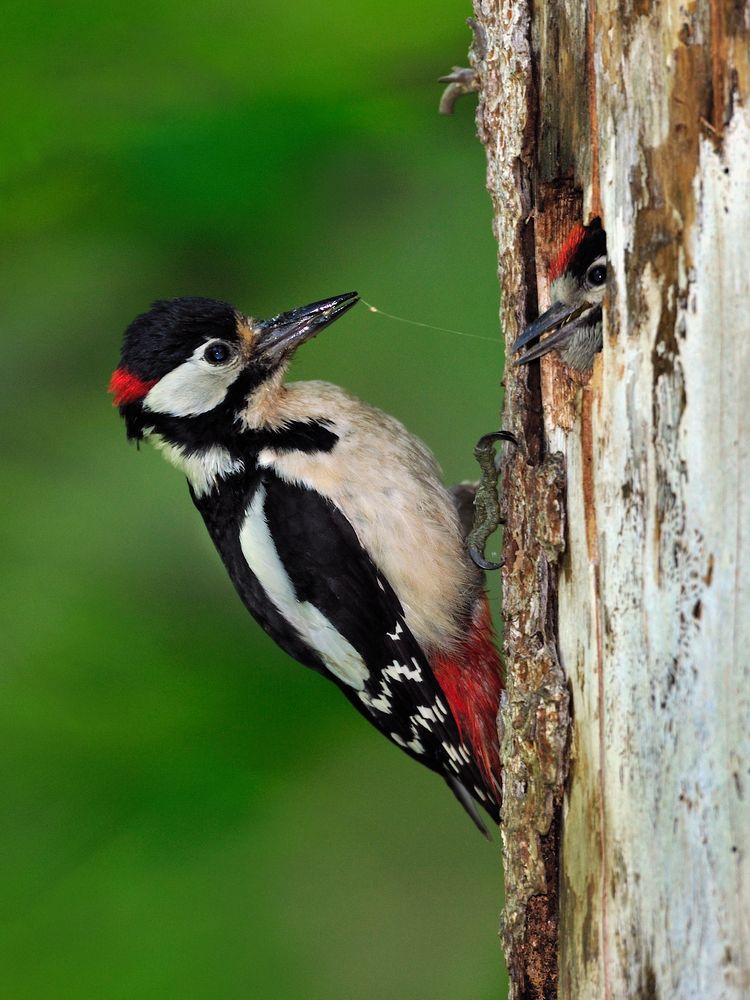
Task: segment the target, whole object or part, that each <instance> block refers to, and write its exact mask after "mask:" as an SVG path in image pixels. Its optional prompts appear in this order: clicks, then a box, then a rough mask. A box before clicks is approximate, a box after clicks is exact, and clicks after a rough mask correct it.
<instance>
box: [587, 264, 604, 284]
mask: <svg viewBox="0 0 750 1000" xmlns="http://www.w3.org/2000/svg"><path fill="white" fill-rule="evenodd" d="M586 278H587V279H588V283H589V284H590V285H603V284H604V282H605V281H606V280H607V268H606V267H605V266H604V264H597V265H596V267H592V268H591V270H590V271H589V273H588V274H587V275H586Z"/></svg>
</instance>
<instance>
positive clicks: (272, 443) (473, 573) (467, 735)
mask: <svg viewBox="0 0 750 1000" xmlns="http://www.w3.org/2000/svg"><path fill="white" fill-rule="evenodd" d="M357 300H358V296H357V293H356V292H348V293H347V294H345V295H338V296H335V297H334V298H330V299H325V300H323V301H321V302H315V303H313V304H312V305H308V306H304V307H302V308H299V309H294V310H292V311H291V312H286V313H282V314H280V315H278V316H274V317H273V318H272V319H267V320H262V321H259V320H255V319H252V318H251V317H249V316H247V315H245V314H243V313H242V312H239V311H238V310H236V309H235V308H233V307H232V306H231V305H228V304H227V303H226V302H218V301H214V300H212V299H205V298H179V299H172V300H170V301H163V302H156V303H155V304H154V305H153V306H152V307H151V309H150V310H149V311H148V312H146V313H144V314H143V315H141V316H138V317H137V319H135V320H134V322H133V323H131V325H130V326H129V327H128V329H127V330H126V332H125V337H124V342H123V346H122V354H121V359H120V363H119V366H118V367H117V369H116V371H115V372H114V374H113V375H112V379H111V382H110V387H109V388H110V391H111V392H112V393H113V395H114V403H115V404H116V405H117V406H118V407H119V409H120V413H121V415H122V416H123V417H124V419H125V424H126V428H127V435H128V438H129V439H131V440H136V441H139V440H141V439H148V440H150V441H151V442H152V443H153V444H155V445H156V446H157V447H158V448H160V449H161V450H162V452H163V454H164V455H165V456H166V458H168V459H169V460H170V461H171V462H172V463H174V464H175V465H176V466H177V467H178V468H180V469H181V470H182V471H183V472H184V473H185V475H186V477H187V480H188V485H189V490H190V495H191V497H192V499H193V503H194V504H195V506H196V507H197V508H198V510H199V511H200V513H201V515H202V516H203V520H204V522H205V524H206V527H207V528H208V531H209V534H210V535H211V538H212V539H213V541H214V544H215V545H216V548H217V549H218V551H219V555H220V556H221V558H222V560H223V562H224V565H225V566H226V569H227V572H228V573H229V576H230V578H231V580H232V583H233V584H234V586H235V588H236V590H237V592H238V594H239V596H240V598H241V599H242V601H243V602H244V604H245V606H246V607H247V609H248V611H249V612H250V613H251V615H252V616H253V617H254V618H255V619H256V621H257V622H258V623H259V625H260V626H261V627H262V628H263V629H264V630H265V631H266V632H267V633H268V634H269V635H270V636H271V638H272V639H274V641H275V642H276V643H278V645H279V646H281V648H282V649H283V650H285V651H286V652H287V653H288V654H289V655H290V656H292V657H293V658H294V659H296V660H298V661H299V662H300V663H303V664H304V665H305V666H308V667H311V668H312V669H313V670H316V671H318V672H319V673H321V674H323V675H324V676H326V677H328V678H329V679H330V680H331V681H333V683H334V684H336V685H337V687H339V688H340V690H341V691H342V692H343V693H344V695H345V697H346V698H348V699H349V701H350V702H351V703H352V704H353V705H354V707H355V708H356V709H357V710H358V711H359V712H361V713H362V715H364V716H365V718H367V719H368V720H369V721H370V722H371V723H372V724H373V725H374V726H375V727H376V728H377V729H379V730H380V731H381V732H382V733H383V734H384V735H385V736H387V737H388V739H389V740H391V741H393V742H394V743H396V744H397V745H398V746H399V747H401V748H402V749H403V750H404V751H405V752H406V753H407V754H409V755H410V756H411V757H413V758H414V759H415V760H418V761H420V762H421V763H422V764H425V765H426V766H427V767H428V768H430V769H432V770H433V771H436V772H437V773H438V774H440V775H441V776H442V777H443V778H444V779H445V780H446V782H447V783H448V785H449V786H450V788H451V789H452V791H453V792H454V794H455V795H456V796H457V797H458V799H459V800H460V801H461V803H462V804H463V806H464V807H465V808H466V810H467V811H468V812H469V814H470V815H471V817H472V818H473V820H474V821H475V823H476V824H477V825H478V826H479V828H480V829H482V830H483V831H484V826H483V824H482V820H481V819H480V817H479V814H478V811H477V808H476V805H475V803H477V802H478V803H481V805H482V806H484V808H485V809H486V810H487V811H488V812H489V814H490V816H491V817H492V818H493V820H494V821H495V822H497V821H498V816H499V802H500V762H499V754H498V735H497V727H496V717H497V711H498V706H499V701H500V692H501V677H500V664H499V658H498V654H497V651H496V649H495V646H494V644H493V641H492V630H491V625H490V620H489V613H488V607H487V601H486V597H485V595H484V593H483V589H482V580H481V577H480V575H479V573H478V571H477V570H476V568H475V567H474V566H473V564H472V563H471V561H470V560H469V558H468V556H467V553H466V548H465V543H464V538H463V534H462V529H461V526H460V523H459V516H458V513H457V510H456V506H455V504H454V501H453V498H452V497H451V494H450V493H449V492H448V491H447V490H446V489H445V488H444V487H443V486H442V484H441V482H440V473H439V469H438V467H437V465H436V463H435V460H434V458H433V456H432V455H431V453H430V452H429V450H428V449H427V447H426V446H425V445H424V444H423V443H422V442H421V441H420V440H419V439H418V438H416V437H414V436H413V435H412V434H410V433H409V432H408V431H407V430H406V428H405V427H403V426H402V425H401V424H400V423H399V422H398V421H397V420H395V419H394V418H393V417H391V416H388V415H387V414H386V413H383V412H381V411H380V410H377V409H375V408H374V407H371V406H368V405H367V404H365V403H362V402H360V401H359V400H357V399H355V398H354V397H352V396H350V395H348V394H347V393H346V392H344V391H343V389H340V388H338V387H337V386H335V385H330V384H328V383H326V382H293V383H289V384H286V383H285V382H284V377H285V374H286V370H287V366H288V363H289V361H290V358H291V356H292V354H293V353H294V351H295V350H296V349H297V348H298V347H299V346H300V345H301V344H303V343H305V342H306V341H308V340H310V339H311V338H312V337H314V336H315V335H316V334H317V333H318V332H320V331H321V330H322V329H323V328H324V327H326V326H328V325H329V324H330V323H332V322H333V321H334V320H336V319H338V318H339V317H340V316H342V315H343V314H344V313H345V312H346V311H347V310H348V309H350V308H351V307H352V306H353V305H354V304H355V303H356V302H357ZM463 499H465V498H463ZM485 832H486V831H485Z"/></svg>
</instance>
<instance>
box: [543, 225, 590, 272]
mask: <svg viewBox="0 0 750 1000" xmlns="http://www.w3.org/2000/svg"><path fill="white" fill-rule="evenodd" d="M585 235H586V229H585V228H584V227H583V226H582V225H581V224H580V223H577V224H576V225H575V226H573V228H572V229H571V230H570V232H569V233H568V235H567V238H566V240H565V242H564V243H563V245H562V247H561V249H560V252H559V253H558V255H557V257H555V259H554V260H553V261H552V263H551V264H550V269H549V280H550V281H554V280H555V278H559V277H560V275H561V274H563V273H564V272H565V271H567V269H568V265H569V264H570V262H571V261H572V260H573V258H574V257H575V254H576V250H578V248H579V246H580V245H581V243H582V242H583V237H584V236H585Z"/></svg>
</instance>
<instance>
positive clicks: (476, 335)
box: [359, 296, 501, 344]
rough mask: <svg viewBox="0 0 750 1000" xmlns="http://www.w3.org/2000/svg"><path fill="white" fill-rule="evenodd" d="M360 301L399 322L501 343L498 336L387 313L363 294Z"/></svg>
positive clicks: (372, 309)
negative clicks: (488, 335) (487, 335)
mask: <svg viewBox="0 0 750 1000" xmlns="http://www.w3.org/2000/svg"><path fill="white" fill-rule="evenodd" d="M359 301H360V302H361V303H362V305H363V306H365V307H366V308H367V309H368V311H369V312H371V313H375V314H376V315H377V316H384V317H385V318H386V319H393V320H396V322H397V323H408V324H409V326H421V327H423V328H424V329H425V330H437V331H438V333H452V334H453V335H454V336H456V337H471V339H472V340H484V341H486V342H487V343H488V344H499V343H501V341H500V340H499V339H497V338H496V337H483V336H482V335H481V334H479V333H464V331H463V330H450V329H448V327H447V326H433V325H432V323H419V322H418V321H417V320H415V319H405V318H404V317H403V316H394V315H393V313H387V312H385V311H384V310H383V309H378V307H377V306H374V305H372V304H371V303H370V302H367V301H366V300H365V299H363V298H362V297H361V296H360V299H359Z"/></svg>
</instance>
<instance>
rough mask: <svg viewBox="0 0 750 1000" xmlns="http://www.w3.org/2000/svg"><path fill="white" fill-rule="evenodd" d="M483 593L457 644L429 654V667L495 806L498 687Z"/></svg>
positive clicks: (498, 674) (497, 661)
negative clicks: (448, 650) (452, 648)
mask: <svg viewBox="0 0 750 1000" xmlns="http://www.w3.org/2000/svg"><path fill="white" fill-rule="evenodd" d="M493 640H494V636H493V629H492V622H491V620H490V609H489V603H488V601H487V598H486V596H482V597H481V598H480V600H479V601H477V604H476V608H475V611H474V616H473V621H472V624H471V628H470V631H469V634H468V636H467V638H466V639H465V641H464V643H463V644H462V646H461V647H460V648H459V649H458V650H456V651H454V652H452V653H450V654H448V655H446V654H442V653H437V654H436V655H434V656H433V657H432V663H431V665H432V669H433V672H434V674H435V677H436V679H437V681H438V683H439V684H440V687H441V688H442V690H443V693H444V694H445V697H446V698H447V699H448V703H449V705H450V707H451V710H452V712H453V716H454V718H455V720H456V722H457V723H458V728H459V730H460V732H461V737H462V738H463V739H465V740H466V741H467V742H468V743H470V744H471V748H472V750H473V751H474V758H475V760H476V761H477V764H478V765H479V769H480V770H481V772H482V774H483V776H484V778H485V782H486V785H487V790H488V791H489V792H490V794H491V795H492V797H493V798H494V799H495V801H496V802H497V804H498V806H499V805H500V788H501V785H500V750H499V746H498V735H497V713H498V710H499V707H500V694H501V692H502V688H503V682H502V676H501V672H500V669H501V668H500V654H499V653H498V651H497V649H496V647H495V644H494V641H493Z"/></svg>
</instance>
